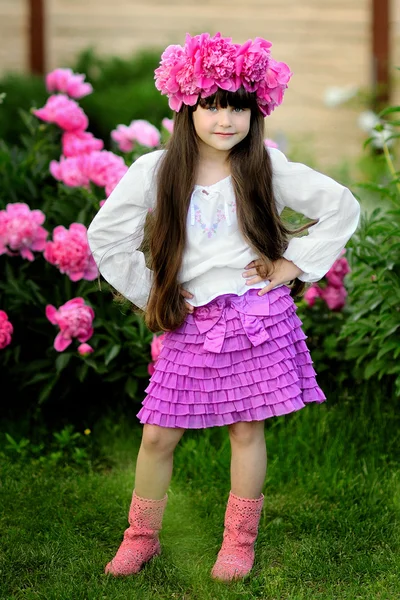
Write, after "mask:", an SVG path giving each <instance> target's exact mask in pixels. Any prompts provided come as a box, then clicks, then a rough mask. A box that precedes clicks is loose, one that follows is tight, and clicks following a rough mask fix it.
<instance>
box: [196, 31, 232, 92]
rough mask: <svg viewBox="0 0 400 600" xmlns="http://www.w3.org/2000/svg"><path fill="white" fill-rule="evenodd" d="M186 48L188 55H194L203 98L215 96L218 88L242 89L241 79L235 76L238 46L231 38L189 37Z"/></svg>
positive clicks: (217, 36) (203, 35) (218, 36)
mask: <svg viewBox="0 0 400 600" xmlns="http://www.w3.org/2000/svg"><path fill="white" fill-rule="evenodd" d="M205 36H207V37H205ZM186 46H187V48H188V50H187V53H188V55H189V56H190V53H191V52H192V53H193V59H194V74H195V76H196V83H197V85H198V86H199V87H200V88H201V89H202V92H201V95H202V97H203V98H206V97H207V96H210V95H211V94H215V92H216V91H217V89H218V87H220V88H221V89H223V90H228V91H232V92H234V91H236V90H237V89H238V88H239V87H240V83H241V82H240V78H239V77H237V76H236V75H235V63H236V54H237V48H238V46H237V45H236V44H232V39H231V38H223V37H222V36H221V34H220V33H217V34H216V35H214V36H213V37H212V38H210V36H209V35H208V34H201V35H199V36H195V37H194V38H190V36H189V37H188V36H187V37H186Z"/></svg>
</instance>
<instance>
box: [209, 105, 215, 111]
mask: <svg viewBox="0 0 400 600" xmlns="http://www.w3.org/2000/svg"><path fill="white" fill-rule="evenodd" d="M208 110H211V111H212V112H214V110H217V107H216V106H209V107H208Z"/></svg>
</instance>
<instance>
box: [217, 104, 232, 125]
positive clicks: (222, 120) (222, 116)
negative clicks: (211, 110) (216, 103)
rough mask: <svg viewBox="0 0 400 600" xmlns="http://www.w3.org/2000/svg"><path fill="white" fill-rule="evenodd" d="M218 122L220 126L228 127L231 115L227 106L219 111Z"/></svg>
mask: <svg viewBox="0 0 400 600" xmlns="http://www.w3.org/2000/svg"><path fill="white" fill-rule="evenodd" d="M218 122H219V125H220V126H221V127H230V125H231V117H230V114H229V111H228V109H227V108H223V109H221V110H220V111H219V119H218Z"/></svg>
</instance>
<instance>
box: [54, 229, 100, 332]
mask: <svg viewBox="0 0 400 600" xmlns="http://www.w3.org/2000/svg"><path fill="white" fill-rule="evenodd" d="M43 256H44V258H45V259H46V260H47V261H48V262H49V263H50V264H52V265H55V266H56V267H57V268H58V269H59V270H60V272H61V273H66V275H68V277H69V278H70V279H71V281H80V280H81V279H86V280H87V281H92V280H93V279H96V277H97V275H98V269H97V266H96V263H95V262H94V259H93V256H92V254H91V251H90V248H89V244H88V241H87V229H86V227H85V225H82V224H81V223H72V225H70V228H69V230H68V229H65V227H63V226H62V225H59V226H58V227H56V228H55V229H54V230H53V241H52V242H47V243H46V248H45V251H44V254H43ZM82 341H85V340H82Z"/></svg>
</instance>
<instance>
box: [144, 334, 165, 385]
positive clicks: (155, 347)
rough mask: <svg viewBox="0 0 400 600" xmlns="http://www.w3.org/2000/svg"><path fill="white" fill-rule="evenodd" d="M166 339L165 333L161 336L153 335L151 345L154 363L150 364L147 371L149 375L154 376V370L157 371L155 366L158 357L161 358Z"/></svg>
mask: <svg viewBox="0 0 400 600" xmlns="http://www.w3.org/2000/svg"><path fill="white" fill-rule="evenodd" d="M164 338H165V333H162V334H161V335H153V339H152V342H151V344H150V352H151V358H152V361H153V362H151V363H149V365H148V367H147V371H148V373H149V375H153V373H154V370H155V369H154V365H155V363H156V362H157V360H158V357H159V356H160V352H161V350H162V347H163V341H164Z"/></svg>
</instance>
